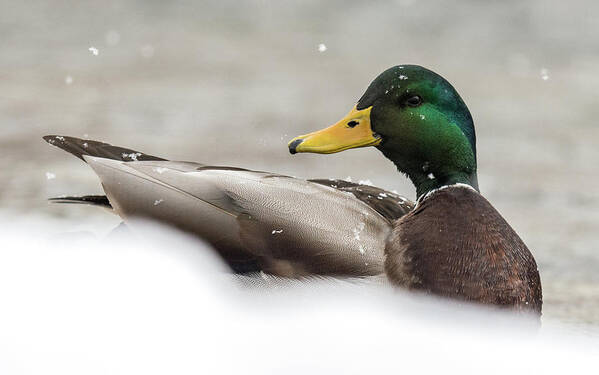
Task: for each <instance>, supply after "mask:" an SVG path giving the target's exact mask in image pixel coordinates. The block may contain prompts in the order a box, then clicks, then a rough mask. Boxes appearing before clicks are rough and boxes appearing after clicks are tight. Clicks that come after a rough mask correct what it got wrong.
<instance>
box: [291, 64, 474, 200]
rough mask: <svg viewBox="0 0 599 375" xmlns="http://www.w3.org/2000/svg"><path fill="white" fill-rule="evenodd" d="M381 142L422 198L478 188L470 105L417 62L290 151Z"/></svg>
mask: <svg viewBox="0 0 599 375" xmlns="http://www.w3.org/2000/svg"><path fill="white" fill-rule="evenodd" d="M365 146H375V147H376V148H378V149H379V150H381V151H382V152H383V154H384V155H385V156H386V157H387V158H388V159H390V160H391V161H393V162H394V163H395V165H396V166H397V168H398V169H399V170H400V171H401V172H403V173H406V174H407V175H408V177H409V178H410V179H411V180H412V182H413V183H414V185H415V186H416V190H417V194H418V196H419V197H420V196H421V195H422V194H425V193H427V192H428V191H430V190H432V189H435V188H438V187H441V186H444V185H449V184H453V183H457V182H461V183H465V184H468V185H471V186H472V187H474V188H476V189H477V190H478V183H477V178H476V137H475V133H474V123H473V121H472V116H471V115H470V111H468V107H466V104H464V102H463V101H462V98H460V95H459V94H458V93H457V91H456V90H455V89H454V88H453V86H452V85H451V84H450V83H449V82H447V81H446V80H445V79H444V78H443V77H441V76H440V75H438V74H436V73H434V72H432V71H430V70H428V69H425V68H423V67H421V66H417V65H400V66H395V67H393V68H390V69H387V70H386V71H384V72H383V73H381V74H380V75H379V76H378V77H377V78H376V79H375V80H374V81H372V83H371V84H370V86H369V87H368V89H367V90H366V92H365V93H364V95H362V97H361V98H360V100H359V101H358V103H357V104H356V106H355V107H354V108H353V109H352V110H351V111H350V112H349V114H348V115H347V116H345V117H344V118H343V119H341V121H339V122H337V123H336V124H334V125H332V126H330V127H328V128H326V129H323V130H320V131H317V132H314V133H310V134H306V135H302V136H299V137H296V138H294V139H292V140H291V141H290V142H289V151H290V152H291V153H292V154H294V153H297V152H315V153H323V154H328V153H334V152H339V151H343V150H347V149H350V148H356V147H365Z"/></svg>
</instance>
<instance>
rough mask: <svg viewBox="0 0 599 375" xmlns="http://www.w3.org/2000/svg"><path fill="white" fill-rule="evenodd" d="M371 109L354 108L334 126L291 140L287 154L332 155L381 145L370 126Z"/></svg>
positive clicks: (379, 139)
mask: <svg viewBox="0 0 599 375" xmlns="http://www.w3.org/2000/svg"><path fill="white" fill-rule="evenodd" d="M371 110H372V107H368V108H364V109H361V110H357V109H356V107H355V106H354V108H352V110H351V111H349V113H348V114H347V116H345V117H344V118H342V119H341V121H339V122H337V123H336V124H334V125H331V126H329V127H328V128H326V129H322V130H319V131H316V132H313V133H310V134H306V135H300V136H299V137H295V138H293V139H292V140H291V141H290V142H289V143H288V146H289V152H290V153H292V154H295V153H298V152H314V153H318V154H332V153H335V152H339V151H343V150H347V149H350V148H356V147H366V146H376V145H378V144H379V143H381V138H380V137H379V136H377V135H376V134H375V133H374V132H373V131H372V127H371V125H370V111H371Z"/></svg>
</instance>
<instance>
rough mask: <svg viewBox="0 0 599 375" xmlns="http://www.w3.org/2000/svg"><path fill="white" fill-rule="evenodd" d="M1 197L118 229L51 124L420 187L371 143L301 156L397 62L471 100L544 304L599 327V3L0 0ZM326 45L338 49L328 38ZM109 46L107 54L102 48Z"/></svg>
mask: <svg viewBox="0 0 599 375" xmlns="http://www.w3.org/2000/svg"><path fill="white" fill-rule="evenodd" d="M0 7H1V11H0V168H1V171H2V172H1V176H2V179H1V180H0V205H1V206H0V207H1V208H0V210H2V211H3V212H4V213H7V212H8V213H10V214H12V215H19V214H24V215H32V214H34V215H45V216H52V217H56V216H60V217H67V218H69V220H72V221H74V222H80V223H94V225H104V226H105V227H107V228H109V227H111V226H113V225H114V224H115V223H116V222H117V220H116V219H115V218H113V217H111V216H110V215H109V214H107V213H106V212H104V211H102V210H97V209H94V208H89V207H73V206H56V205H55V206H48V204H47V203H46V198H47V197H51V196H56V195H62V194H87V193H100V192H101V188H100V186H99V184H98V181H97V179H96V178H95V176H94V174H93V172H92V171H91V170H90V169H89V168H86V167H85V165H83V163H81V162H80V161H79V160H77V159H75V158H73V157H72V156H70V155H67V154H66V153H64V152H62V151H59V150H58V149H55V148H52V147H50V146H48V145H46V144H45V143H44V142H43V141H42V140H41V136H42V135H45V134H65V135H73V136H79V137H89V138H90V139H97V140H102V141H106V142H110V143H113V144H117V145H122V146H127V147H131V148H134V149H139V150H140V151H144V152H147V153H151V154H154V155H159V156H163V157H168V158H172V159H182V160H193V161H200V162H207V163H212V164H219V165H234V166H241V167H247V168H254V169H262V170H269V171H276V172H279V173H284V174H291V175H295V176H298V177H335V178H345V177H347V176H351V177H352V178H353V179H354V181H355V180H366V179H368V180H371V181H372V182H373V184H375V185H377V186H381V187H384V188H388V189H393V190H397V191H398V192H400V193H402V194H405V195H406V196H408V197H410V198H414V195H415V192H414V188H413V187H412V186H411V185H410V184H409V183H408V181H407V180H406V179H405V178H404V177H403V176H401V175H400V174H398V173H397V172H396V171H395V169H394V167H393V166H392V164H391V163H390V162H389V161H387V160H386V159H384V158H383V157H382V155H381V154H379V152H378V151H377V150H375V149H373V148H369V149H359V150H352V151H349V152H344V153H340V154H336V155H330V156H320V155H296V156H291V155H289V153H288V152H287V147H286V143H287V141H288V140H289V139H290V138H292V137H293V136H295V135H299V134H302V133H305V132H308V131H312V130H315V129H319V128H321V127H323V126H325V125H329V124H331V123H333V122H335V121H337V120H338V119H339V118H340V117H341V116H343V115H345V113H346V112H347V111H349V109H350V108H351V107H352V106H353V104H354V102H355V101H356V100H357V99H358V98H359V97H360V96H361V94H362V92H363V91H364V89H365V88H366V87H367V85H368V84H369V83H370V81H371V80H372V79H373V78H374V77H375V76H376V75H377V74H378V73H380V72H381V71H382V70H384V69H386V68H388V67H390V66H393V65H397V64H402V63H414V64H419V65H423V66H426V67H428V68H430V69H433V70H435V71H436V72H438V73H440V74H441V75H443V76H444V77H445V78H447V79H448V80H449V81H450V82H452V83H453V85H454V86H455V87H456V88H457V90H458V91H459V92H460V94H461V95H462V97H463V98H464V100H465V102H466V103H467V104H468V106H469V108H470V110H471V112H472V114H473V116H474V119H475V123H476V126H477V128H476V131H477V136H478V160H479V182H480V186H481V191H482V193H483V194H484V195H485V196H486V197H487V198H488V199H489V200H490V201H491V202H492V203H493V204H494V205H495V207H496V208H497V209H498V210H499V211H500V212H501V213H502V214H503V215H504V216H505V218H506V219H507V220H508V221H509V222H510V223H511V224H512V226H513V227H514V228H515V229H516V230H517V232H518V233H519V234H520V235H521V236H522V238H523V239H524V241H525V242H526V243H527V244H528V246H529V247H530V249H531V250H532V251H533V253H534V254H535V256H536V258H537V261H538V263H539V269H540V271H541V277H542V280H543V287H544V297H545V305H544V313H545V317H546V318H553V319H555V320H560V321H562V322H567V323H571V324H574V325H582V324H583V323H591V324H594V325H599V284H598V281H599V273H598V272H597V269H599V254H598V252H597V251H596V244H597V238H598V234H597V229H599V195H598V192H599V176H597V173H596V172H597V168H598V167H597V164H598V163H599V149H598V147H597V143H598V141H599V127H598V126H597V123H596V119H597V117H598V116H599V105H598V104H599V102H598V96H599V74H598V72H597V71H598V67H599V65H598V64H599V43H598V35H599V34H598V33H599V2H596V1H583V2H576V1H569V2H563V1H540V0H538V1H501V2H492V1H476V0H471V1H432V0H418V1H415V0H400V1H326V2H324V1H322V2H321V1H294V2H291V1H266V0H254V1H243V2H242V1H239V2H237V1H210V2H199V1H188V2H186V1H179V2H165V1H128V2H127V1H112V0H108V1H102V2H100V1H97V2H88V3H86V2H81V1H45V2H42V1H28V2H13V1H7V0H2V1H0ZM320 44H324V45H325V46H326V50H324V48H322V47H321V48H320V50H319V45H320ZM91 47H93V48H96V49H97V50H98V54H97V55H95V54H94V53H92V51H90V50H89V49H90V48H91Z"/></svg>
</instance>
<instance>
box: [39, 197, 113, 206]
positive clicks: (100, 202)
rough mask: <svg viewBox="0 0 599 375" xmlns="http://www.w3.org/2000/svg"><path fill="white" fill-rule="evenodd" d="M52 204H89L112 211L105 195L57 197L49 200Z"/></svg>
mask: <svg viewBox="0 0 599 375" xmlns="http://www.w3.org/2000/svg"><path fill="white" fill-rule="evenodd" d="M48 201H49V202H51V203H69V204H89V205H92V206H99V207H104V208H108V209H112V205H111V204H110V201H108V197H106V196H105V195H84V196H81V197H57V198H50V199H48Z"/></svg>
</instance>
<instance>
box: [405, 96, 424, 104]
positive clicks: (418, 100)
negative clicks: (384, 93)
mask: <svg viewBox="0 0 599 375" xmlns="http://www.w3.org/2000/svg"><path fill="white" fill-rule="evenodd" d="M406 103H407V104H408V105H409V106H410V107H418V106H419V105H420V104H422V98H421V97H419V96H418V95H414V96H412V97H410V98H408V100H406Z"/></svg>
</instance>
